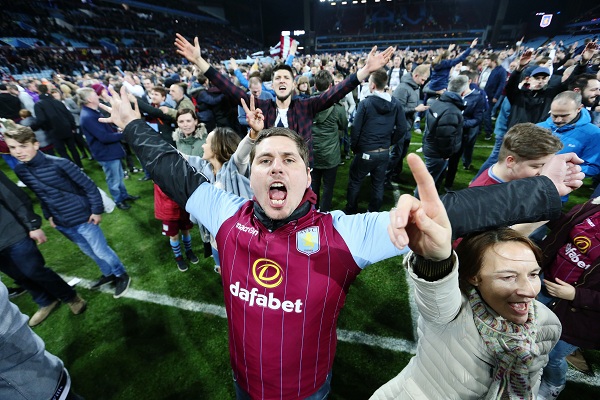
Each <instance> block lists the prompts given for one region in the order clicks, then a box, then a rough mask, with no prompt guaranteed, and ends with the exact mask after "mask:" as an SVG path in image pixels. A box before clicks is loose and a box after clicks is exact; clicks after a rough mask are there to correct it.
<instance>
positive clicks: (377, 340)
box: [61, 275, 600, 387]
mask: <svg viewBox="0 0 600 400" xmlns="http://www.w3.org/2000/svg"><path fill="white" fill-rule="evenodd" d="M61 276H62V278H63V279H64V280H65V281H67V282H69V281H70V280H71V279H81V280H80V282H79V283H77V286H81V287H83V288H85V289H91V287H92V285H93V284H94V282H93V281H90V280H87V279H83V278H77V277H74V276H67V275H61ZM97 291H99V292H102V293H107V294H110V295H112V294H113V293H114V290H111V288H110V286H109V285H105V286H103V287H101V288H100V289H97ZM412 293H413V289H412V287H411V289H410V290H409V299H410V302H411V303H414V296H413V294H412ZM123 297H125V298H128V299H133V300H138V301H142V302H145V303H153V304H158V305H161V306H170V307H175V308H179V309H181V310H186V311H192V312H198V313H203V314H209V315H214V316H217V317H221V318H227V314H226V312H225V307H223V306H217V305H214V304H208V303H201V302H198V301H192V300H186V299H179V298H176V297H170V296H167V295H164V294H157V293H152V292H147V291H145V290H137V289H133V288H129V289H128V290H127V292H126V293H125V295H123ZM411 314H412V319H413V328H414V329H416V326H415V324H416V318H415V316H418V313H417V311H416V305H415V310H413V305H412V304H411ZM337 334H338V340H340V341H342V342H346V343H351V344H364V345H367V346H371V347H379V348H382V349H385V350H391V351H396V352H403V353H410V354H415V353H416V348H417V344H416V343H415V342H413V341H410V340H405V339H397V338H392V337H385V336H377V335H369V334H367V333H364V332H360V331H347V330H345V329H338V330H337ZM415 337H417V336H416V333H415ZM567 379H568V380H569V381H572V382H578V383H585V384H588V385H590V386H597V387H598V386H600V376H598V375H596V376H594V377H590V376H587V375H584V374H582V373H580V372H578V371H575V370H573V369H569V371H568V373H567Z"/></svg>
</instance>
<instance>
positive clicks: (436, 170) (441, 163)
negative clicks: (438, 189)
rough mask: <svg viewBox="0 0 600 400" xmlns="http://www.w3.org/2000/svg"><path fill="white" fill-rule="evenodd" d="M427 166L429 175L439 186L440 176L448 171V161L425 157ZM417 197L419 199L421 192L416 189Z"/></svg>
mask: <svg viewBox="0 0 600 400" xmlns="http://www.w3.org/2000/svg"><path fill="white" fill-rule="evenodd" d="M425 166H426V167H427V171H429V175H431V176H432V177H433V180H434V182H435V184H436V186H437V184H438V180H439V179H440V176H442V174H443V172H444V171H445V170H446V167H447V166H448V160H446V159H444V158H431V157H427V156H425ZM415 197H416V198H419V190H418V189H415Z"/></svg>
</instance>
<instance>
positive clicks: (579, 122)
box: [538, 90, 600, 176]
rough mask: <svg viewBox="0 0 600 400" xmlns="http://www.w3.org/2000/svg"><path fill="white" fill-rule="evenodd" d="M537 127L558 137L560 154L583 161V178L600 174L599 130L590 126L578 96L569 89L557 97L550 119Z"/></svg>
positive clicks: (552, 106) (551, 107)
mask: <svg viewBox="0 0 600 400" xmlns="http://www.w3.org/2000/svg"><path fill="white" fill-rule="evenodd" d="M538 125H539V126H541V127H543V128H547V129H550V130H551V131H552V133H553V134H555V135H556V136H558V137H559V138H560V141H561V142H562V143H563V144H564V147H563V149H562V150H561V151H559V153H570V152H573V153H575V154H577V155H578V156H579V157H580V158H582V159H583V160H584V162H583V164H582V165H581V171H582V172H583V173H585V175H586V176H596V175H598V174H600V128H598V127H597V126H596V125H594V124H592V119H591V117H590V113H589V111H588V110H586V109H585V108H584V107H583V104H582V103H581V94H580V93H577V92H573V91H570V90H569V91H566V92H562V93H559V94H558V95H556V97H554V100H553V101H552V104H551V105H550V117H548V119H547V120H546V121H544V122H540V123H539V124H538Z"/></svg>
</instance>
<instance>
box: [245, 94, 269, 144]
mask: <svg viewBox="0 0 600 400" xmlns="http://www.w3.org/2000/svg"><path fill="white" fill-rule="evenodd" d="M242 107H243V108H244V112H245V113H246V122H248V126H250V128H251V129H252V131H251V132H250V138H251V139H253V140H254V139H256V136H258V132H260V131H262V130H263V129H264V128H265V116H264V115H263V112H262V110H261V109H260V108H256V107H255V105H254V96H250V108H248V106H247V105H246V101H245V100H244V99H242Z"/></svg>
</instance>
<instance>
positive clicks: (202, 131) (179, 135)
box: [173, 122, 208, 142]
mask: <svg viewBox="0 0 600 400" xmlns="http://www.w3.org/2000/svg"><path fill="white" fill-rule="evenodd" d="M207 135H208V133H207V132H206V125H204V123H202V122H200V124H198V127H197V128H196V131H195V132H194V134H193V135H192V136H191V137H192V138H194V139H204V138H205V137H206V136H207ZM184 139H187V138H186V137H185V135H184V134H183V132H181V129H179V128H177V129H175V130H174V131H173V141H175V142H176V141H178V140H184Z"/></svg>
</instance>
